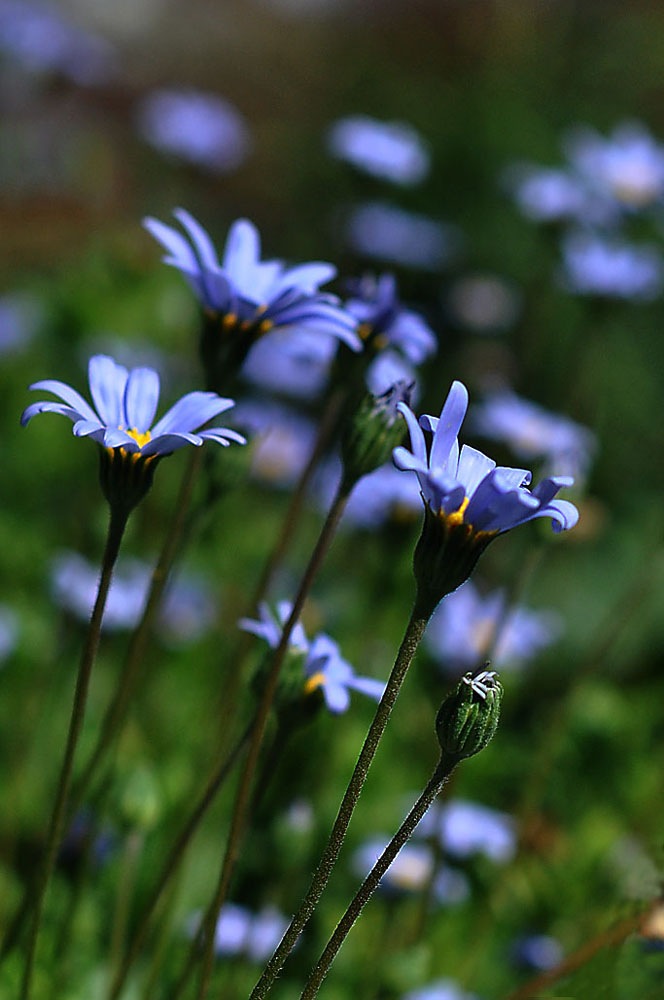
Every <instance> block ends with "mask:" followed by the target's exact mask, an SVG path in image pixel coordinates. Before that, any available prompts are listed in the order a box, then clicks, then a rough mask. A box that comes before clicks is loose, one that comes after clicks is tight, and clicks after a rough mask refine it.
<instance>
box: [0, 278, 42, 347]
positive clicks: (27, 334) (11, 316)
mask: <svg viewBox="0 0 664 1000" xmlns="http://www.w3.org/2000/svg"><path fill="white" fill-rule="evenodd" d="M41 319H42V308H41V305H40V303H39V302H38V301H37V300H36V299H35V298H34V297H32V296H30V295H28V294H25V293H24V294H21V293H11V294H9V295H3V296H2V297H0V355H5V354H13V353H15V352H17V351H21V350H23V349H24V348H25V347H27V346H28V344H29V343H30V341H31V340H32V339H33V338H34V336H35V333H36V331H37V328H38V327H39V324H40V322H41Z"/></svg>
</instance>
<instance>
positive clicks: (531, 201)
mask: <svg viewBox="0 0 664 1000" xmlns="http://www.w3.org/2000/svg"><path fill="white" fill-rule="evenodd" d="M505 183H506V186H507V188H508V189H509V190H510V191H511V192H512V194H513V196H514V199H515V201H516V203H517V206H518V207H519V209H520V210H521V212H522V213H523V215H525V216H526V217H527V218H528V219H531V220H532V221H533V222H571V221H573V222H578V223H582V224H586V225H606V224H608V223H610V222H612V221H614V219H615V210H614V207H613V205H612V204H611V202H610V201H608V200H607V199H606V198H605V197H601V196H600V195H599V194H598V193H597V192H593V191H592V190H589V189H588V186H587V184H586V182H585V181H584V180H582V179H581V178H580V177H576V176H574V175H573V174H572V173H570V172H569V171H568V170H566V169H561V168H549V167H534V166H530V165H525V164H519V165H516V166H513V167H511V168H509V169H508V170H507V171H506V173H505Z"/></svg>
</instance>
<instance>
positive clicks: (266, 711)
mask: <svg viewBox="0 0 664 1000" xmlns="http://www.w3.org/2000/svg"><path fill="white" fill-rule="evenodd" d="M347 500H348V492H347V490H346V489H344V488H343V486H340V487H339V489H338V491H337V494H336V496H335V498H334V500H333V501H332V505H331V507H330V510H329V512H328V515H327V518H326V520H325V523H324V525H323V527H322V529H321V533H320V535H319V537H318V541H317V542H316V545H315V547H314V550H313V552H312V554H311V557H310V559H309V563H308V565H307V568H306V570H305V571H304V575H303V577H302V580H301V582H300V587H299V590H298V592H297V595H296V597H295V601H294V603H293V609H292V611H291V613H290V617H289V618H288V621H287V622H286V624H285V625H284V629H283V632H282V634H281V638H280V640H279V645H278V646H277V648H276V649H275V651H274V656H273V658H272V663H271V666H270V672H269V674H268V677H267V680H266V682H265V687H264V689H263V692H262V696H261V700H260V703H259V706H258V712H257V716H256V724H255V726H254V729H253V732H252V736H251V742H250V744H249V750H248V752H247V757H246V759H245V763H244V768H243V771H242V774H241V776H240V781H239V784H238V788H237V793H236V797H235V803H234V806H233V815H232V817H231V827H230V831H229V834H228V842H227V844H226V852H225V854H224V860H223V862H222V866H221V871H220V873H219V880H218V883H217V888H216V891H215V894H214V898H213V900H212V903H211V904H210V906H209V908H208V910H207V913H206V915H205V918H204V920H203V923H202V925H201V931H202V940H203V942H204V952H203V969H202V974H201V980H200V984H199V989H198V993H197V997H198V1000H203V998H204V997H205V996H206V994H207V991H208V986H209V983H210V976H211V975H212V966H213V963H214V931H215V927H216V924H217V920H218V919H219V913H220V912H221V908H222V906H223V904H224V902H225V900H226V896H227V893H228V886H229V883H230V879H231V875H232V873H233V869H234V867H235V862H236V861H237V858H238V855H239V851H240V845H241V842H242V838H243V835H244V829H245V825H246V819H247V814H248V811H249V802H250V795H251V789H252V784H253V780H254V774H255V772H256V766H257V764H258V757H259V753H260V749H261V745H262V742H263V736H264V734H265V728H266V725H267V720H268V717H269V715H270V711H271V708H272V703H273V701H274V696H275V693H276V690H277V684H278V681H279V675H280V672H281V667H282V664H283V662H284V659H285V656H286V652H287V650H288V645H289V642H290V636H291V633H292V631H293V628H294V627H295V625H296V623H297V620H298V618H299V617H300V613H301V611H302V608H303V606H304V602H305V600H306V599H307V597H308V595H309V591H310V590H311V586H312V584H313V582H314V579H315V577H316V574H317V573H318V570H319V569H320V567H321V565H322V562H323V559H324V558H325V554H326V553H327V550H328V549H329V547H330V544H331V542H332V539H333V537H334V534H335V532H336V530H337V526H338V524H339V521H340V520H341V516H342V514H343V512H344V508H345V506H346V502H347ZM200 940H201V935H200V934H199V935H197V936H196V938H195V939H194V942H193V944H192V949H191V953H190V958H189V962H188V966H187V967H188V969H190V970H193V968H194V966H195V964H196V962H195V956H196V955H197V953H198V945H199V942H200ZM187 979H188V974H187V976H186V977H185V978H183V980H181V987H184V985H185V983H186V981H187ZM178 995H179V991H178V993H176V994H174V996H173V998H172V1000H176V997H177V996H178Z"/></svg>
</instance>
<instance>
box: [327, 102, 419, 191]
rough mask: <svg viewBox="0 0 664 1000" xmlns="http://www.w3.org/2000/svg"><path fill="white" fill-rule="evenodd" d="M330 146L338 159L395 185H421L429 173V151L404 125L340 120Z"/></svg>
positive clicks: (357, 117) (352, 118)
mask: <svg viewBox="0 0 664 1000" xmlns="http://www.w3.org/2000/svg"><path fill="white" fill-rule="evenodd" d="M328 146H329V149H330V152H331V153H332V154H333V155H334V156H336V157H337V158H338V159H340V160H346V161H347V162H348V163H351V164H352V165H353V166H354V167H356V168H357V169H358V170H362V171H364V172H365V173H367V174H371V175H372V176H374V177H380V178H382V179H384V180H387V181H392V182H393V183H394V184H403V185H408V186H410V185H413V184H418V183H419V182H420V181H421V180H423V179H424V178H425V177H426V175H427V174H428V172H429V166H430V160H431V156H430V153H429V149H428V147H427V145H426V144H425V142H424V141H423V140H422V138H421V137H420V136H419V135H418V134H417V132H416V131H415V129H414V128H413V127H412V126H411V125H407V124H406V123H405V122H381V121H376V119H375V118H369V117H368V116H367V115H351V116H350V117H348V118H341V119H340V120H339V121H337V122H335V123H334V125H333V126H332V127H331V128H330V130H329V133H328Z"/></svg>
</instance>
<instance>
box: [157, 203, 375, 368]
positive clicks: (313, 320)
mask: <svg viewBox="0 0 664 1000" xmlns="http://www.w3.org/2000/svg"><path fill="white" fill-rule="evenodd" d="M174 215H175V218H176V219H177V220H178V222H179V223H180V224H181V226H182V228H183V229H184V232H185V235H183V234H182V233H181V232H179V231H178V230H177V229H175V228H173V227H172V226H166V225H164V223H163V222H159V221H158V220H157V219H151V218H148V219H146V220H145V227H146V229H148V231H149V232H150V233H151V234H152V235H153V236H154V238H155V239H156V240H157V241H158V242H159V243H161V244H162V246H163V247H164V248H165V250H166V256H165V257H164V262H165V263H166V264H170V265H172V266H173V267H175V268H177V269H178V270H179V271H181V272H182V274H183V275H184V277H185V278H186V279H187V281H188V282H189V284H190V285H191V287H192V289H193V291H194V294H195V295H196V297H197V298H198V300H199V302H200V303H201V306H202V307H203V309H204V310H207V311H209V312H210V313H212V314H213V315H214V316H215V317H216V318H217V319H219V320H220V322H221V325H222V327H223V328H224V329H226V330H227V332H230V331H233V333H234V334H235V335H236V334H237V332H238V331H240V332H244V333H245V334H246V336H247V344H246V350H245V352H244V355H243V356H242V359H241V360H244V357H245V356H246V353H247V351H248V349H249V347H250V346H251V344H252V343H253V342H254V341H255V340H257V339H258V338H259V337H261V336H263V335H264V334H265V333H267V332H268V331H269V330H272V329H276V328H280V329H293V328H298V329H304V330H312V331H314V332H315V333H326V334H330V335H331V336H333V337H337V338H338V339H339V340H342V341H343V342H344V343H346V344H347V345H348V346H349V347H350V348H351V349H352V350H360V347H361V342H360V340H359V338H358V337H357V334H356V333H355V321H354V320H353V318H352V317H351V316H350V315H349V314H348V313H347V312H346V311H345V310H344V309H341V308H340V307H339V305H338V300H337V298H336V297H335V296H333V295H329V294H327V293H325V292H321V291H320V290H319V286H320V285H322V284H325V283H326V282H328V281H330V280H331V279H332V278H334V276H335V274H336V268H335V267H333V265H332V264H325V263H321V262H314V263H311V264H301V265H299V266H298V267H292V268H286V267H285V266H284V264H283V263H282V262H281V261H278V260H268V261H262V260H261V259H260V237H259V234H258V230H257V229H256V227H255V226H254V225H253V224H252V223H251V222H249V221H248V220H247V219H239V220H238V221H237V222H234V223H233V225H232V226H231V229H230V232H229V234H228V239H227V240H226V246H225V248H224V253H223V256H222V259H221V260H219V258H218V257H217V252H216V250H215V248H214V246H213V244H212V241H211V239H210V237H209V236H208V234H207V233H206V232H205V230H204V229H203V227H202V226H201V225H200V224H199V223H198V222H196V220H195V219H194V218H193V217H192V216H191V215H190V214H189V213H188V212H185V211H184V209H182V208H178V209H176V210H175V212H174Z"/></svg>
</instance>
